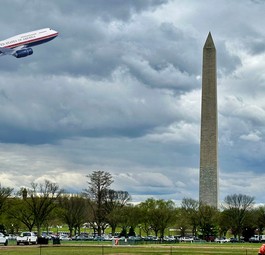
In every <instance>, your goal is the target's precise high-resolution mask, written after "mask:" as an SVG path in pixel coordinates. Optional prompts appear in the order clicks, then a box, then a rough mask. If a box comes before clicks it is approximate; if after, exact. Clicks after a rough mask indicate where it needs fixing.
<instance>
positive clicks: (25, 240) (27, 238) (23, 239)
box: [17, 232, 38, 245]
mask: <svg viewBox="0 0 265 255" xmlns="http://www.w3.org/2000/svg"><path fill="white" fill-rule="evenodd" d="M37 239H38V237H37V236H36V235H35V233H34V232H22V233H21V234H20V236H17V245H19V244H21V243H22V244H37Z"/></svg>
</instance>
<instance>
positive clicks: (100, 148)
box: [0, 0, 265, 203]
mask: <svg viewBox="0 0 265 255" xmlns="http://www.w3.org/2000/svg"><path fill="white" fill-rule="evenodd" d="M264 11H265V1H263V0H253V1H251V0H242V1H238V0H204V1H198V0H175V1H174V0H74V1H72V0H56V1H52V0H45V1H41V0H3V1H1V9H0V23H1V33H0V40H4V39H6V38H8V37H11V36H14V35H16V34H19V33H24V32H28V31H32V30H36V29H40V28H45V27H50V28H52V29H54V30H56V31H58V32H59V36H58V37H57V38H56V39H54V40H53V41H51V42H49V43H47V44H43V45H40V46H38V47H34V48H33V51H34V53H33V55H31V56H29V57H26V58H21V59H16V58H14V57H12V56H4V57H1V58H0V182H1V185H2V186H8V187H13V188H15V189H19V188H20V187H29V186H30V183H31V182H37V183H41V182H43V181H44V180H45V179H48V180H50V181H53V182H56V183H58V184H59V186H60V187H61V188H64V189H65V190H66V191H67V192H81V191H82V190H83V189H84V188H87V181H88V178H87V177H86V175H88V174H90V173H92V171H94V170H103V171H108V172H110V173H111V174H112V176H113V179H114V183H113V185H112V188H113V189H116V190H126V191H128V192H129V193H130V194H131V196H132V199H133V202H139V201H143V200H145V199H147V198H149V197H153V198H156V199H159V198H162V199H172V200H174V201H176V202H177V203H179V201H181V200H182V199H183V198H184V197H189V198H193V199H198V197H199V143H200V109H201V71H202V70H201V69H202V48H203V45H204V43H205V40H206V38H207V35H208V33H209V31H211V33H212V37H213V40H214V43H215V46H216V49H217V65H218V71H217V72H218V112H219V116H218V118H219V119H218V122H219V173H220V181H219V183H220V202H222V201H223V199H224V197H225V196H227V195H231V194H234V193H237V194H238V193H242V194H246V195H251V196H254V197H255V200H256V202H257V203H264V202H265V198H264V191H265V189H264V185H265V99H264V95H265V71H264V70H265V29H264V24H265V15H264Z"/></svg>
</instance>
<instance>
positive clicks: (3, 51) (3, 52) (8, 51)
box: [0, 47, 14, 55]
mask: <svg viewBox="0 0 265 255" xmlns="http://www.w3.org/2000/svg"><path fill="white" fill-rule="evenodd" d="M0 52H1V55H11V54H12V53H13V52H14V50H13V49H9V48H4V47H0Z"/></svg>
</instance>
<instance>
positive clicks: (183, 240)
mask: <svg viewBox="0 0 265 255" xmlns="http://www.w3.org/2000/svg"><path fill="white" fill-rule="evenodd" d="M179 241H180V242H190V243H192V242H193V237H192V236H183V237H180V238H179Z"/></svg>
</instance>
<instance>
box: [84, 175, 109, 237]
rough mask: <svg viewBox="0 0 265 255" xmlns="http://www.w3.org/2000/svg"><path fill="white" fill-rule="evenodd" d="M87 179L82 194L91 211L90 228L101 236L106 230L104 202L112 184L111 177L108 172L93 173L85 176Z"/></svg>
mask: <svg viewBox="0 0 265 255" xmlns="http://www.w3.org/2000/svg"><path fill="white" fill-rule="evenodd" d="M86 177H88V178H89V181H88V182H87V183H88V189H85V190H84V194H85V195H86V196H87V198H88V202H89V205H90V208H91V210H92V214H93V218H92V222H91V223H92V224H91V225H92V226H94V228H96V229H97V233H98V235H99V236H101V234H102V232H103V231H104V229H105V228H106V215H107V210H106V206H105V204H106V201H107V197H108V190H109V187H110V185H111V184H112V183H113V180H112V176H111V174H110V173H108V172H104V171H94V172H92V174H89V175H87V176H86Z"/></svg>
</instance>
